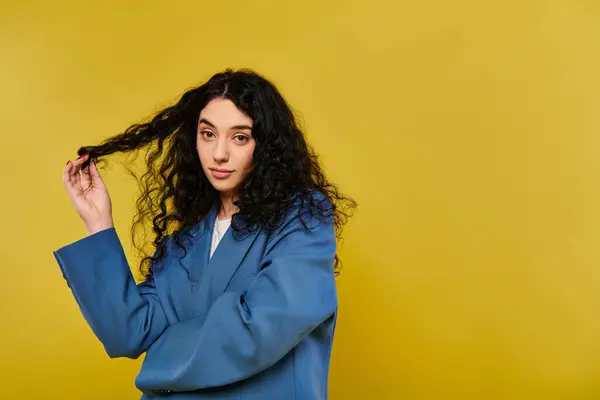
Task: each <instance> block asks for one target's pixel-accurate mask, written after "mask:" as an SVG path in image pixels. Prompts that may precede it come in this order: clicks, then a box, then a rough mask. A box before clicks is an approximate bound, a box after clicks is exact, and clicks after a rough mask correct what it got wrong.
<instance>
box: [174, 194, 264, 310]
mask: <svg viewBox="0 0 600 400" xmlns="http://www.w3.org/2000/svg"><path fill="white" fill-rule="evenodd" d="M216 218H217V205H215V206H214V207H213V208H212V209H211V210H210V211H209V212H208V214H207V215H206V216H205V217H204V218H203V219H202V220H201V221H200V222H199V223H198V225H197V226H196V227H195V228H194V230H193V231H192V232H191V239H192V240H191V248H190V249H189V250H188V254H187V256H186V257H184V260H183V264H184V266H185V269H186V270H187V277H186V280H191V282H188V284H189V285H191V292H190V296H191V297H188V296H178V297H180V298H181V300H182V301H184V302H185V304H180V305H179V307H181V308H184V309H185V308H187V309H188V311H191V312H192V314H194V315H198V314H202V313H204V312H207V311H208V309H206V310H200V309H196V308H198V307H201V308H204V307H207V306H208V307H210V305H212V303H213V302H214V301H215V300H216V299H217V298H218V297H219V296H220V295H221V294H223V292H224V291H225V289H226V288H227V286H228V285H229V282H230V281H231V279H232V277H233V276H234V275H235V273H236V271H237V270H238V268H239V266H240V264H241V262H242V260H243V259H244V256H245V255H246V253H247V252H248V250H249V249H250V246H252V244H253V243H254V240H255V239H256V237H257V236H258V234H259V233H260V231H261V229H256V230H255V231H254V232H252V233H238V232H235V231H234V230H233V227H230V228H229V229H228V230H227V232H225V235H223V237H222V239H221V241H220V242H219V245H218V246H217V248H216V250H215V252H214V254H213V256H212V258H211V257H210V248H211V244H212V233H213V229H214V225H215V222H216ZM184 275H185V274H184ZM188 277H189V279H188ZM181 283H182V282H181V281H179V280H177V281H173V280H171V290H177V291H179V292H180V291H181V289H182V288H181V286H180V285H181ZM198 297H200V298H198ZM179 307H178V308H179ZM190 308H192V309H190ZM185 314H187V312H186V313H185Z"/></svg>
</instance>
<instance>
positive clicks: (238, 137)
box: [233, 135, 248, 143]
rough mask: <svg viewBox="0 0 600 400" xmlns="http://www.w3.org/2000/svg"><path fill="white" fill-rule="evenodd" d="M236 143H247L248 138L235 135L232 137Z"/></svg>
mask: <svg viewBox="0 0 600 400" xmlns="http://www.w3.org/2000/svg"><path fill="white" fill-rule="evenodd" d="M233 138H234V139H235V141H236V142H240V143H244V142H247V141H248V136H245V135H236V136H234V137H233Z"/></svg>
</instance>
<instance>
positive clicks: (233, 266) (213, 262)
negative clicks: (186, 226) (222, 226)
mask: <svg viewBox="0 0 600 400" xmlns="http://www.w3.org/2000/svg"><path fill="white" fill-rule="evenodd" d="M213 226H214V224H213ZM259 233H260V229H256V230H255V231H254V232H252V233H237V232H234V231H233V228H229V229H228V230H227V232H225V235H223V238H222V239H221V241H220V242H219V245H218V246H217V248H216V250H215V252H214V254H213V256H212V258H211V259H210V261H209V263H208V267H207V271H206V272H207V274H208V275H210V277H208V276H206V278H207V280H209V281H210V289H209V292H210V303H211V304H212V302H213V301H215V300H216V299H217V298H218V297H219V296H220V295H221V294H222V293H223V292H224V291H225V289H226V288H227V285H228V284H229V281H230V280H231V278H232V277H233V275H234V274H235V273H236V271H237V269H238V268H239V266H240V264H241V262H242V260H243V258H244V256H245V255H246V253H247V252H248V249H250V246H252V243H254V240H255V239H256V237H257V236H258V234H259ZM211 236H212V235H211ZM208 247H209V252H210V241H209V246H208Z"/></svg>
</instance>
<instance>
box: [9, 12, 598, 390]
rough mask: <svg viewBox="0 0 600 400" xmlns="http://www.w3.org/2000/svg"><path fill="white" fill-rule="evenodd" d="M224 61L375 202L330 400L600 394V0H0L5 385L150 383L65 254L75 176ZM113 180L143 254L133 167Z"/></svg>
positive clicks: (352, 228) (344, 308)
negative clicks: (101, 318) (69, 180)
mask: <svg viewBox="0 0 600 400" xmlns="http://www.w3.org/2000/svg"><path fill="white" fill-rule="evenodd" d="M229 66H232V67H251V68H254V69H256V70H258V71H259V72H261V73H263V74H265V75H266V76H267V77H269V78H271V79H272V80H273V81H274V82H275V83H276V84H277V85H278V86H279V87H280V88H281V90H282V91H283V93H284V94H285V95H286V97H287V98H288V99H289V101H290V102H291V103H292V105H293V106H294V107H296V108H297V109H298V110H299V111H300V112H301V114H302V117H303V120H304V121H305V126H306V129H307V132H308V135H309V138H310V140H311V142H312V143H313V145H314V146H315V147H316V149H317V150H318V151H319V152H320V153H321V154H322V158H323V162H324V163H325V166H326V169H327V171H328V173H329V175H330V176H331V177H332V178H333V179H334V180H335V181H336V182H338V183H339V184H340V186H341V188H342V189H344V190H345V191H346V192H348V193H349V194H351V195H353V196H354V197H355V198H356V199H357V200H358V202H359V203H360V210H359V213H358V214H357V216H356V218H355V219H354V220H353V221H352V222H351V224H350V225H349V226H348V229H347V230H346V241H345V243H344V247H343V250H342V254H341V255H342V257H343V259H344V261H345V264H344V270H343V272H342V275H341V276H340V277H339V280H338V282H339V290H340V305H341V313H340V319H339V324H338V331H337V336H336V342H335V346H334V355H333V363H332V367H331V379H330V383H331V384H330V395H331V399H333V400H346V399H357V400H363V399H569V400H574V399H598V398H600V290H599V289H600V246H599V244H600V136H599V134H598V132H599V128H600V78H599V76H600V75H599V73H600V72H599V71H600V3H598V2H596V1H592V0H588V1H586V0H578V1H577V0H563V1H560V0H557V1H550V0H548V1H491V2H490V1H460V0H459V1H444V0H429V1H391V0H389V1H383V0H375V1H323V0H319V1H316V0H310V1H307V0H304V1H297V2H286V1H275V0H273V1H269V2H264V1H263V2H260V1H252V2H251V1H246V2H242V1H227V2H218V1H217V2H200V1H178V0H173V1H165V2H159V1H141V0H135V1H129V2H121V1H116V0H110V1H99V0H97V1H88V2H80V1H74V0H71V1H65V0H62V1H55V2H50V1H40V0H37V1H17V0H8V1H7V0H4V1H2V2H1V3H0V93H1V95H0V128H1V129H2V131H1V132H0V148H1V149H2V154H1V156H0V167H1V168H0V172H1V174H2V175H1V177H2V180H1V185H2V189H1V193H2V194H1V196H0V226H1V229H0V235H1V236H0V243H1V245H0V282H2V290H1V291H0V304H1V308H0V310H1V318H0V324H1V328H0V360H1V361H0V368H1V369H0V377H1V381H2V384H1V387H0V398H6V399H27V400H29V399H42V398H44V399H45V398H53V399H54V398H56V399H59V398H60V399H107V398H111V399H135V398H138V397H139V393H138V392H137V390H136V389H135V388H134V386H133V379H134V377H135V374H136V372H137V368H138V365H139V360H138V361H130V360H109V359H108V357H107V356H106V355H105V354H104V353H103V351H102V347H101V345H100V344H99V343H98V341H97V340H96V339H95V338H94V336H93V335H92V333H91V331H90V330H89V328H88V327H87V325H86V324H85V322H84V320H83V318H82V317H81V315H80V313H79V310H78V309H77V306H76V304H75V301H74V300H73V298H72V296H71V293H70V291H69V290H68V288H67V286H66V285H65V283H64V281H63V279H62V277H61V275H60V272H59V269H58V266H57V265H56V263H55V261H54V259H53V257H52V254H51V252H52V250H53V249H55V248H57V247H60V246H62V245H64V244H66V243H69V242H71V241H73V240H76V239H78V238H80V237H82V236H83V235H84V228H83V225H82V223H81V222H80V221H79V220H78V218H77V216H76V215H75V213H74V211H72V209H71V207H70V205H69V202H68V199H67V197H66V195H65V194H64V193H63V188H62V185H61V171H62V168H63V166H64V164H65V162H66V161H67V159H69V158H72V157H74V155H75V151H76V149H77V148H78V147H79V146H80V145H86V144H93V143H97V142H98V141H100V140H101V139H103V138H105V137H107V136H109V135H112V134H115V133H118V132H119V131H121V130H123V129H124V128H126V127H127V126H128V125H129V124H130V123H133V122H135V121H137V120H139V119H140V118H143V117H146V116H148V115H149V114H150V113H152V112H153V111H156V110H157V109H159V108H160V107H162V106H165V105H167V104H169V103H170V102H172V101H174V100H176V99H177V97H178V95H180V94H181V93H182V92H183V90H184V89H186V88H188V87H190V86H192V85H195V84H197V83H200V82H202V81H203V80H205V79H206V78H208V77H209V76H210V75H212V74H213V73H214V72H216V71H219V70H221V69H223V68H225V67H229ZM106 179H107V182H108V185H109V188H110V189H111V193H112V196H113V200H114V204H115V218H116V223H117V229H118V230H119V232H120V233H121V237H122V239H123V241H124V244H125V246H126V248H127V249H130V242H129V225H130V222H131V216H132V212H133V200H134V199H135V194H136V188H135V184H134V182H133V181H132V180H131V179H129V178H127V175H126V173H125V172H123V170H122V169H121V168H119V165H118V164H115V163H113V165H112V167H111V168H109V169H108V171H107V178H106ZM133 254H134V253H133V252H130V253H129V255H130V256H131V257H133ZM133 260H134V261H135V259H134V258H133Z"/></svg>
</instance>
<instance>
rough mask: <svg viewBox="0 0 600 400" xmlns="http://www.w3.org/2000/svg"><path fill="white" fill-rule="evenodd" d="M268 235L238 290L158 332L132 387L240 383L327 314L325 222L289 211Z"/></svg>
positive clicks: (328, 232) (328, 231) (329, 255)
mask: <svg viewBox="0 0 600 400" xmlns="http://www.w3.org/2000/svg"><path fill="white" fill-rule="evenodd" d="M295 214H297V213H295ZM276 240H277V243H276V244H275V245H274V246H273V247H272V249H271V250H270V251H269V252H268V254H267V256H266V257H265V260H264V265H263V266H264V268H263V269H262V271H261V272H260V273H259V274H257V276H256V277H255V279H254V282H253V283H252V284H251V285H250V287H249V289H248V291H247V292H246V293H245V294H240V293H235V292H226V293H224V294H223V295H222V296H221V297H220V298H218V299H217V300H216V301H215V303H214V304H213V306H212V307H211V309H210V311H209V312H208V313H207V315H206V317H205V318H198V319H192V320H189V321H183V322H180V323H177V324H174V325H171V326H169V327H168V328H167V329H166V330H165V332H164V333H163V334H162V335H161V336H160V337H159V338H158V340H157V341H156V342H155V343H154V344H153V345H152V346H151V347H150V349H148V351H147V353H146V357H145V360H144V363H143V365H142V369H141V371H140V374H139V375H138V378H137V385H138V386H139V387H143V388H144V389H149V390H168V391H173V392H178V391H191V390H200V389H204V388H210V387H216V386H222V385H226V384H230V383H233V382H238V381H241V380H243V379H246V378H248V377H250V376H252V375H254V374H256V373H258V372H260V371H263V370H265V369H266V368H268V367H270V366H271V365H273V364H275V363H276V362H277V361H278V360H280V359H281V358H283V356H284V355H286V354H287V353H288V352H289V351H290V350H291V349H292V348H293V347H294V346H296V344H298V343H299V342H300V341H301V340H302V339H303V338H305V337H306V336H307V335H308V334H309V333H310V332H311V331H312V330H314V329H315V328H316V327H317V326H318V325H320V324H321V323H322V322H323V321H325V320H326V319H328V318H330V317H331V316H332V315H333V314H334V313H335V311H336V308H337V295H336V289H335V278H334V269H333V267H334V257H335V251H336V240H335V231H334V227H333V222H332V221H329V222H320V224H319V225H318V226H316V227H314V228H312V229H311V230H306V228H305V227H304V226H303V224H302V223H301V222H300V219H299V218H298V216H297V215H295V216H294V217H292V218H290V221H288V222H287V223H286V224H285V225H284V226H283V227H282V229H281V231H280V232H279V233H278V234H277V237H276Z"/></svg>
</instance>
